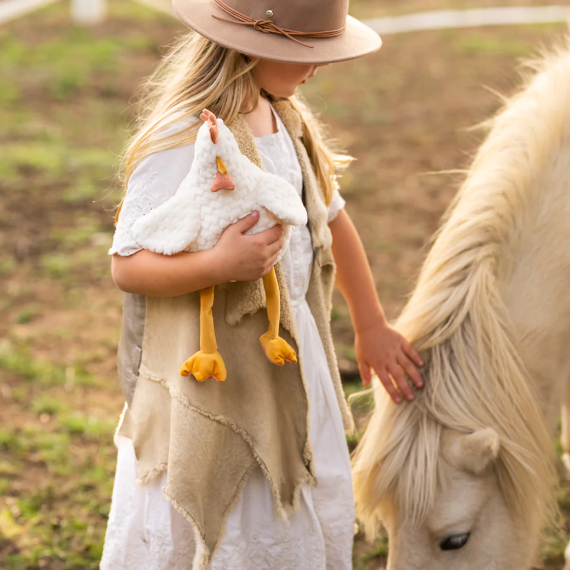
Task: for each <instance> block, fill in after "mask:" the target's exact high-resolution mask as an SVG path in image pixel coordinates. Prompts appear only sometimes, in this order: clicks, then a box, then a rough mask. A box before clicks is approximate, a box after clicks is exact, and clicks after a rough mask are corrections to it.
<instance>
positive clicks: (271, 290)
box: [259, 267, 297, 366]
mask: <svg viewBox="0 0 570 570" xmlns="http://www.w3.org/2000/svg"><path fill="white" fill-rule="evenodd" d="M263 286H264V288H265V297H266V299H267V318H268V319H269V330H268V331H267V332H266V333H265V334H262V335H261V336H260V337H259V341H260V342H261V346H262V347H263V350H264V351H265V355H266V356H267V358H269V360H271V362H273V363H275V364H277V365H279V366H283V365H284V364H285V362H297V355H296V354H295V351H294V350H293V349H292V348H291V346H289V344H287V343H286V342H285V341H284V340H283V339H282V338H281V337H280V336H279V317H280V315H281V300H280V297H279V285H278V284H277V276H276V275H275V268H274V267H272V268H271V271H270V272H269V273H268V274H267V275H266V276H265V277H264V278H263Z"/></svg>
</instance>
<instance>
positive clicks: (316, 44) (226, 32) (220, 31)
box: [172, 0, 382, 64]
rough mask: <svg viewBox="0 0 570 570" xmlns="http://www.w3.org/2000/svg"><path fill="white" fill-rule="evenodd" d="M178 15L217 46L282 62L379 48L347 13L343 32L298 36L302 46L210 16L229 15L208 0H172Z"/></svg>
mask: <svg viewBox="0 0 570 570" xmlns="http://www.w3.org/2000/svg"><path fill="white" fill-rule="evenodd" d="M172 5H173V7H174V11H175V12H176V14H177V15H178V17H179V18H180V19H181V20H182V21H183V22H184V23H186V24H188V26H190V27H191V28H192V29H193V30H195V31H196V32H198V33H199V34H200V35H202V36H205V37H206V38H208V39H209V40H212V41H213V42H215V43H217V44H220V45H221V46H224V47H227V48H230V49H233V50H236V51H239V52H240V53H244V54H246V55H251V56H252V57H259V58H262V59H269V60H272V61H280V62H284V63H304V64H323V63H334V62H337V61H346V60H349V59H356V58H358V57H362V56H364V55H368V54H370V53H373V52H375V51H377V50H378V49H380V47H381V46H382V40H381V39H380V36H379V35H378V34H377V33H376V32H375V31H374V30H372V29H371V28H369V27H368V26H367V25H366V24H363V23H362V22H360V21H359V20H357V19H356V18H353V17H352V16H348V17H347V20H346V29H345V31H344V33H343V34H341V35H340V36H336V37H333V38H318V39H317V38H305V37H303V36H300V37H299V40H300V41H302V42H303V43H306V44H309V45H311V46H313V47H306V46H303V45H301V44H299V43H297V42H295V41H293V40H292V39H290V38H288V37H286V36H282V35H280V34H266V33H263V32H260V31H257V30H255V29H253V27H252V26H244V25H239V24H234V23H231V22H225V21H223V20H218V19H217V18H214V17H212V16H213V15H216V16H220V17H221V18H228V19H231V17H230V16H228V14H226V13H225V12H223V11H222V10H220V9H219V8H218V7H217V6H216V5H215V4H213V2H212V1H211V0H173V2H172Z"/></svg>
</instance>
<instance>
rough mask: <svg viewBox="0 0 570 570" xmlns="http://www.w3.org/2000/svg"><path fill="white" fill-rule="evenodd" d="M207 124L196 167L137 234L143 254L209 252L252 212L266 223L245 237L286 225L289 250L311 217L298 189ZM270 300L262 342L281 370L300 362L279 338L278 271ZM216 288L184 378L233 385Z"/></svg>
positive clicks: (205, 298) (269, 283)
mask: <svg viewBox="0 0 570 570" xmlns="http://www.w3.org/2000/svg"><path fill="white" fill-rule="evenodd" d="M201 118H202V120H203V121H204V124H203V125H202V126H201V127H200V129H199V131H198V135H197V138H196V145H195V155H194V161H193V162H192V166H191V168H190V172H189V173H188V175H187V176H186V178H185V179H184V180H183V181H182V183H181V184H180V187H179V188H178V190H177V192H176V194H175V195H174V196H173V197H172V198H171V199H170V200H167V201H166V202H165V203H164V204H162V205H161V206H159V207H158V208H156V209H154V210H152V211H151V212H150V213H149V214H147V215H145V216H143V217H141V218H140V219H139V220H137V222H136V223H135V224H134V226H133V234H134V236H135V238H136V240H137V241H138V243H140V244H141V245H142V246H143V247H145V248H146V249H149V250H150V251H154V252H156V253H162V254H166V255H172V254H174V253H178V252H181V251H188V252H192V251H202V250H205V249H210V248H211V247H213V246H214V245H216V243H217V242H218V240H219V239H220V236H221V235H222V233H223V232H224V230H225V229H226V228H227V227H228V226H229V225H230V224H233V223H235V222H237V221H238V220H240V219H241V218H243V217H245V216H247V215H248V214H250V213H251V212H252V211H253V210H258V211H259V221H258V222H257V224H256V225H255V226H254V227H253V228H252V229H251V230H249V231H248V232H246V233H258V232H261V231H263V230H266V229H269V228H272V227H273V226H275V225H276V224H281V225H282V227H283V230H284V238H285V239H284V243H283V247H282V249H281V251H280V253H279V256H278V258H277V261H279V260H280V259H281V257H282V256H283V254H284V252H285V250H286V249H287V246H288V244H289V238H290V236H291V229H292V226H296V225H301V224H306V223H307V212H306V210H305V207H304V206H303V202H302V201H301V197H300V196H299V194H298V193H297V191H296V190H295V188H294V187H293V186H292V185H291V184H289V183H288V182H286V181H285V180H283V178H280V177H279V176H276V175H274V174H270V173H267V172H264V171H263V170H261V169H260V168H259V167H257V166H256V165H255V164H253V163H252V162H251V161H250V160H249V159H248V158H247V157H245V156H244V155H243V154H241V152H240V150H239V147H238V144H237V142H236V140H235V138H234V136H233V134H232V132H231V131H230V130H229V129H228V127H227V126H226V125H224V122H223V121H222V120H221V119H216V116H215V115H214V114H213V113H212V112H210V111H208V110H206V109H205V110H204V111H203V112H202V115H201ZM263 285H264V288H265V294H266V299H267V316H268V319H269V330H268V331H267V332H266V333H265V334H263V335H262V336H261V337H260V339H259V340H260V342H261V346H262V347H263V350H264V351H265V354H266V355H267V357H268V358H269V360H271V361H272V362H274V363H275V364H278V365H280V366H282V365H283V364H284V363H285V362H286V361H288V362H296V361H297V356H296V354H295V351H294V350H293V348H292V347H291V346H290V345H289V344H288V343H287V342H285V340H283V339H282V338H281V337H279V334H278V333H279V318H280V297H279V286H278V284H277V278H276V276H275V268H272V269H271V271H270V272H269V273H268V274H267V275H266V276H265V277H263ZM213 304H214V287H213V286H212V287H207V288H206V289H202V290H201V291H200V350H199V352H197V353H196V354H194V355H193V356H191V357H190V358H189V359H188V360H186V362H185V363H184V364H183V365H182V367H181V369H180V374H182V375H183V376H188V375H189V374H193V375H194V377H195V378H196V380H198V381H200V382H203V381H204V380H207V379H208V378H215V379H216V380H218V382H223V381H224V380H225V379H226V376H227V372H226V367H225V364H224V361H223V359H222V357H221V355H220V354H219V352H218V346H217V343H216V335H215V332H214V321H213V316H212V307H213Z"/></svg>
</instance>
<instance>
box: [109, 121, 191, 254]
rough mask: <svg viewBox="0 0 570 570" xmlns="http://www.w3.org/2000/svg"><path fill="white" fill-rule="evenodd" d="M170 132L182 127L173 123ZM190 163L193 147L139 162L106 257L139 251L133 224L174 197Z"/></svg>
mask: <svg viewBox="0 0 570 570" xmlns="http://www.w3.org/2000/svg"><path fill="white" fill-rule="evenodd" d="M184 126H187V125H184ZM173 128H178V129H180V128H182V126H181V124H180V123H175V124H174V125H171V126H170V127H169V130H170V129H173ZM193 159H194V145H193V144H190V145H184V146H180V147H177V148H173V149H170V150H164V151H161V152H157V153H154V154H151V155H149V156H147V157H145V158H144V159H143V160H141V161H140V163H139V164H138V165H137V166H136V168H135V170H134V172H133V173H132V175H131V177H130V179H129V183H128V186H127V195H126V196H125V201H124V202H123V207H122V208H121V215H120V216H119V221H118V223H117V227H116V229H115V235H114V236H113V245H112V246H111V249H110V250H109V254H114V253H117V254H119V255H132V254H133V253H136V252H137V251H140V250H141V249H143V248H142V246H141V245H140V244H138V243H137V241H136V240H135V238H134V236H133V233H132V227H133V224H134V223H135V222H136V221H137V220H138V219H139V218H140V217H141V216H143V215H145V214H148V212H150V211H151V210H152V209H154V208H156V207H158V206H160V205H161V204H162V203H163V202H166V200H168V199H169V198H172V196H174V194H175V193H176V190H178V187H179V186H180V183H181V182H182V180H184V178H185V176H186V175H187V174H188V172H189V170H190V166H191V165H192V160H193Z"/></svg>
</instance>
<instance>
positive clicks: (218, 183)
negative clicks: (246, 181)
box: [210, 156, 236, 192]
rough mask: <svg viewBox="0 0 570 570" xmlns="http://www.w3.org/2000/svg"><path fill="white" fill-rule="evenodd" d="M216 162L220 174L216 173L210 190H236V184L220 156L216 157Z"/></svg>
mask: <svg viewBox="0 0 570 570" xmlns="http://www.w3.org/2000/svg"><path fill="white" fill-rule="evenodd" d="M216 164H217V166H218V174H216V178H215V179H214V182H212V185H211V186H210V190H211V191H212V192H218V190H234V189H235V187H236V185H235V183H234V181H233V180H232V179H231V178H230V177H229V175H228V169H227V168H226V165H225V164H224V161H223V160H222V159H221V158H220V157H219V156H217V157H216Z"/></svg>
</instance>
